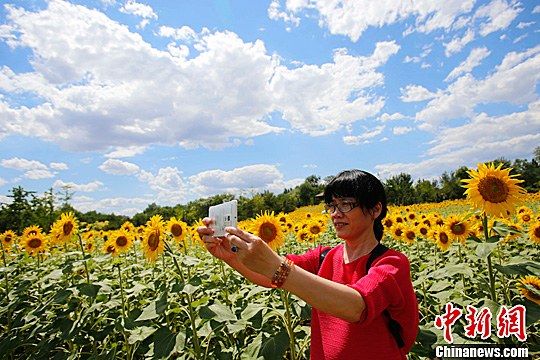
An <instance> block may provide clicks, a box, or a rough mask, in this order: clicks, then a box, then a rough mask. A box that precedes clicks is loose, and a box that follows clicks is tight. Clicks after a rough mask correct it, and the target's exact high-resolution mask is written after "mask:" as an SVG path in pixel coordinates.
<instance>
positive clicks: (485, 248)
mask: <svg viewBox="0 0 540 360" xmlns="http://www.w3.org/2000/svg"><path fill="white" fill-rule="evenodd" d="M496 247H497V243H480V244H478V246H477V247H476V256H478V257H479V258H480V259H482V260H486V259H487V258H488V256H489V255H490V254H491V253H492V252H493V250H495V248H496Z"/></svg>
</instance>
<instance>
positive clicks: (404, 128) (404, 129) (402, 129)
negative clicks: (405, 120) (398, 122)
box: [392, 126, 413, 135]
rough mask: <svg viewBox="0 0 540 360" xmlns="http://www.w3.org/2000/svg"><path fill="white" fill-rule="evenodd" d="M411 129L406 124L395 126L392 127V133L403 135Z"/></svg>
mask: <svg viewBox="0 0 540 360" xmlns="http://www.w3.org/2000/svg"><path fill="white" fill-rule="evenodd" d="M412 130H413V129H412V128H411V127H408V126H396V127H394V128H393V129H392V134H394V135H405V134H407V133H409V132H411V131H412Z"/></svg>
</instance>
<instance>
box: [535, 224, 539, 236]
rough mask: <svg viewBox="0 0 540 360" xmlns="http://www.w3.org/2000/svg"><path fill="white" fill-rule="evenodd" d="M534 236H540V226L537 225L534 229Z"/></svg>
mask: <svg viewBox="0 0 540 360" xmlns="http://www.w3.org/2000/svg"><path fill="white" fill-rule="evenodd" d="M534 236H536V237H537V238H540V226H537V227H536V228H535V229H534Z"/></svg>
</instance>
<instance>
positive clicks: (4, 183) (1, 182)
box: [0, 177, 8, 202]
mask: <svg viewBox="0 0 540 360" xmlns="http://www.w3.org/2000/svg"><path fill="white" fill-rule="evenodd" d="M7 183H8V182H7V181H6V180H4V179H2V178H1V177H0V187H2V186H4V185H6V184H7ZM0 202H1V200H0Z"/></svg>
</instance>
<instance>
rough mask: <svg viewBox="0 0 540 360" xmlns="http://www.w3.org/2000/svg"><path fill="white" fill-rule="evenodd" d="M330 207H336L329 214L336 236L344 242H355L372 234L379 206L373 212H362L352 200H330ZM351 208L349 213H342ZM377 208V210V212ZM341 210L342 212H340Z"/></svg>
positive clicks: (346, 198)
mask: <svg viewBox="0 0 540 360" xmlns="http://www.w3.org/2000/svg"><path fill="white" fill-rule="evenodd" d="M331 204H332V205H336V208H335V210H334V211H332V212H331V213H330V216H331V217H332V222H333V223H334V228H335V229H336V234H337V236H339V237H340V238H341V239H344V240H356V239H361V238H363V237H365V236H366V234H367V235H370V234H373V236H374V233H373V220H374V219H375V218H376V217H377V216H378V215H379V213H380V206H377V207H376V208H375V209H374V210H375V211H374V212H372V213H370V212H369V211H365V213H364V211H362V208H361V207H360V206H359V205H358V204H357V203H356V200H355V199H354V198H348V197H345V198H335V197H334V198H332V203H331ZM350 208H352V209H351V210H350V211H347V212H344V211H346V210H348V209H350ZM377 208H379V210H377ZM340 209H343V210H344V211H340Z"/></svg>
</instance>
